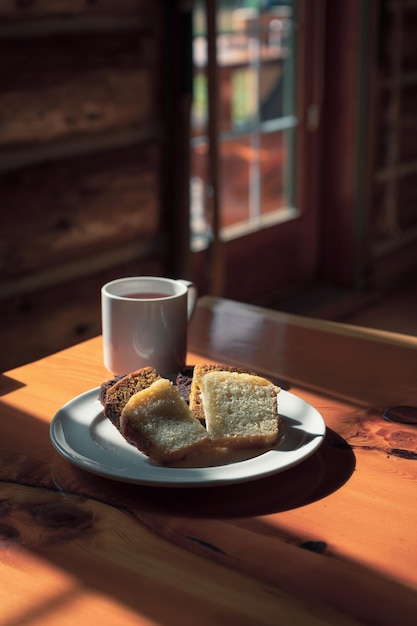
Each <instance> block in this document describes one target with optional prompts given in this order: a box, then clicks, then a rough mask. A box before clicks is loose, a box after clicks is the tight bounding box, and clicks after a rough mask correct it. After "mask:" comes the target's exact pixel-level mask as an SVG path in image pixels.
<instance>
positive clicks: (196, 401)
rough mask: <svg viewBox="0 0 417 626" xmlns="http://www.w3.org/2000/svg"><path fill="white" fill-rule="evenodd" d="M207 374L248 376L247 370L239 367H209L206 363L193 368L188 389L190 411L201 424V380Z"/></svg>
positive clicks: (202, 418) (202, 415)
mask: <svg viewBox="0 0 417 626" xmlns="http://www.w3.org/2000/svg"><path fill="white" fill-rule="evenodd" d="M208 372H237V373H246V374H249V373H250V372H248V371H247V370H244V369H242V368H241V367H233V366H231V365H220V364H215V365H211V364H208V363H204V364H199V365H195V366H194V372H193V378H192V382H191V387H190V398H189V402H190V409H191V411H192V414H193V415H194V417H196V418H197V419H199V420H200V421H201V422H202V423H204V421H205V415H204V409H203V405H202V402H201V390H200V385H201V380H202V378H203V376H205V375H206V374H207V373H208Z"/></svg>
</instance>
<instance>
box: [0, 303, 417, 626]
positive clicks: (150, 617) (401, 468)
mask: <svg viewBox="0 0 417 626" xmlns="http://www.w3.org/2000/svg"><path fill="white" fill-rule="evenodd" d="M197 362H222V363H230V364H237V365H241V366H243V367H246V368H248V369H251V370H255V371H258V372H259V373H261V374H263V375H265V376H267V377H270V378H272V379H273V380H275V381H280V382H281V384H282V385H283V388H284V389H287V390H288V391H289V392H290V393H293V394H295V395H297V396H299V397H301V398H302V399H303V400H305V401H306V402H308V403H310V404H311V405H312V406H314V407H315V408H316V409H318V410H319V411H320V413H321V415H322V416H323V418H324V420H325V423H326V427H327V433H326V436H325V439H324V443H323V444H322V445H321V447H320V448H319V449H318V450H317V451H316V452H315V453H314V454H313V455H312V456H310V457H308V458H306V459H304V460H303V461H302V462H301V463H299V464H298V465H296V466H295V467H292V468H291V469H287V470H286V471H283V472H281V473H277V474H275V475H272V476H269V477H266V478H261V479H258V480H255V481H250V482H247V483H239V484H235V485H224V486H220V487H197V488H185V489H181V488H164V487H149V486H143V485H134V484H127V483H123V482H117V481H114V480H111V479H108V478H105V477H100V476H96V475H94V474H92V473H89V472H87V471H85V470H83V469H81V468H79V467H76V466H75V465H73V464H71V463H69V462H68V461H67V460H66V459H64V458H63V457H62V456H61V455H60V454H58V452H56V450H55V449H54V448H53V446H52V444H51V441H50V437H49V425H50V422H51V420H52V419H53V417H54V415H55V413H56V412H57V411H58V409H59V408H60V407H61V406H62V405H63V404H65V403H67V402H68V401H70V400H71V399H73V398H74V397H75V396H77V395H78V394H81V393H82V392H85V391H87V390H90V389H92V388H95V387H97V386H98V385H100V383H101V382H103V381H104V380H106V379H108V378H110V375H109V373H108V372H107V371H106V370H105V368H104V366H103V365H102V346H101V338H100V337H97V338H95V339H93V340H90V341H86V342H84V343H82V344H79V345H76V346H73V347H71V348H69V349H67V350H64V351H62V352H59V353H57V354H53V355H51V356H49V357H47V358H44V359H41V360H40V361H37V362H34V363H29V364H27V365H24V366H22V367H19V368H17V369H14V370H11V371H9V372H6V373H4V374H3V375H2V376H1V377H0V415H1V421H0V432H1V438H0V476H1V485H0V490H1V494H0V513H1V516H0V576H1V581H2V584H1V588H0V598H1V611H0V625H1V626H20V625H23V624H30V625H31V626H37V625H38V624H39V625H40V624H42V626H48V625H52V624H53V625H56V624H58V623H59V624H60V626H65V625H67V624H68V625H69V624H71V625H73V624H76V623H88V620H89V621H90V623H94V624H96V623H100V624H101V626H105V625H107V624H108V625H109V626H110V625H111V626H117V625H121V626H125V625H128V624H129V625H130V624H139V625H142V624H143V625H149V624H153V625H156V624H158V625H173V626H177V625H178V626H180V625H181V626H184V625H188V624H190V625H195V624H197V623H198V624H199V625H203V626H205V625H210V626H212V625H216V626H217V625H220V624H230V625H232V624H235V625H239V626H240V625H244V626H246V625H248V626H249V625H251V626H252V625H253V624H256V625H257V626H259V625H262V624H271V625H277V624H283V625H288V624H292V625H294V624H295V625H298V624H300V625H302V626H310V625H316V624H329V625H332V626H334V625H335V624H338V625H339V624H340V625H345V624H346V625H353V624H378V625H379V626H380V625H385V624H386V625H387V626H388V625H389V626H392V624H401V625H408V624H410V625H411V624H416V623H417V567H416V561H417V532H416V527H417V506H416V491H417V480H416V479H417V426H416V424H409V423H400V422H394V421H387V420H385V419H384V417H383V412H384V410H385V409H386V408H387V407H390V406H395V405H403V406H416V405H417V338H416V337H410V336H404V335H398V334H393V333H384V332H378V331H372V330H366V329H361V328H354V327H350V326H347V325H341V324H336V323H331V322H324V321H320V320H312V319H308V318H303V317H297V316H292V315H288V314H283V313H279V312H273V311H270V310H267V309H262V308H258V307H253V306H250V305H243V304H239V303H235V302H231V301H228V300H223V299H215V298H211V297H204V298H201V299H200V301H199V304H198V307H197V310H196V312H195V315H194V317H193V320H192V322H191V325H190V332H189V355H188V363H189V364H195V363H197ZM408 416H409V414H408Z"/></svg>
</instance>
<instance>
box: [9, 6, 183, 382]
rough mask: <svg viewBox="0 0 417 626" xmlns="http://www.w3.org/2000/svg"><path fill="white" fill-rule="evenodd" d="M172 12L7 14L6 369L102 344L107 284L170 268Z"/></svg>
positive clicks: (115, 9)
mask: <svg viewBox="0 0 417 626" xmlns="http://www.w3.org/2000/svg"><path fill="white" fill-rule="evenodd" d="M171 4H172V3H171ZM164 5H166V3H164V2H163V1H162V0H152V1H151V2H150V1H149V0H15V1H12V0H9V1H4V2H1V3H0V220H1V222H0V224H1V228H0V320H1V324H0V345H1V350H0V371H4V370H5V369H9V368H11V367H14V366H16V365H19V364H21V363H23V362H26V361H28V360H33V359H34V358H38V357H41V356H43V355H44V354H47V353H50V352H52V351H56V350H58V349H61V348H64V347H66V346H67V345H70V344H73V343H76V342H78V341H80V340H83V339H85V338H88V337H91V336H93V335H96V334H98V333H99V332H100V331H101V320H100V286H101V284H103V283H104V282H106V281H107V280H109V279H112V278H114V277H117V276H121V275H130V274H136V273H145V274H146V273H154V274H164V273H167V271H169V264H168V260H167V249H168V247H169V245H168V243H167V236H166V233H165V230H164V229H165V227H164V224H165V221H166V220H165V217H166V216H165V217H164V213H163V211H162V196H161V189H162V188H163V177H164V176H166V163H165V165H164V162H163V155H164V153H165V152H166V150H167V138H166V134H165V125H164V121H165V117H166V102H165V101H164V97H163V94H164V90H165V89H166V84H164V81H165V74H164V67H165V66H164V63H165V61H164V55H165V54H166V49H164V41H166V38H165V34H164ZM164 168H165V169H164ZM164 210H166V208H165V209H164Z"/></svg>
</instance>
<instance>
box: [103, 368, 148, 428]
mask: <svg viewBox="0 0 417 626" xmlns="http://www.w3.org/2000/svg"><path fill="white" fill-rule="evenodd" d="M159 378H160V375H159V374H158V372H157V371H156V370H155V369H154V368H153V367H150V366H149V367H142V368H141V369H138V370H136V371H134V372H132V373H130V374H127V375H126V376H123V377H122V378H120V379H119V380H117V379H115V382H114V384H112V385H110V386H108V384H107V383H103V385H102V386H101V390H100V399H101V401H102V404H103V412H104V415H105V416H106V417H107V418H108V419H109V420H110V421H111V422H112V423H113V424H114V425H115V426H116V428H118V429H119V430H120V416H121V414H122V411H123V408H124V406H125V404H126V403H127V402H128V400H129V399H130V398H131V397H132V396H133V394H135V393H137V392H138V391H141V390H142V389H146V388H147V387H149V386H150V385H151V384H152V383H153V382H155V381H156V380H158V379H159ZM106 385H107V387H106Z"/></svg>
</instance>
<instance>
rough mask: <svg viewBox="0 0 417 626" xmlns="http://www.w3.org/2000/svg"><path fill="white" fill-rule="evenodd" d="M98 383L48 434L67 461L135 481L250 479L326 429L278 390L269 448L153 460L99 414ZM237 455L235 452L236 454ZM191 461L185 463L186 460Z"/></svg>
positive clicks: (304, 450) (294, 460)
mask: <svg viewBox="0 0 417 626" xmlns="http://www.w3.org/2000/svg"><path fill="white" fill-rule="evenodd" d="M98 394H99V388H98V387H97V388H96V389H91V390H90V391H87V392H86V393H83V394H81V395H80V396H77V397H76V398H74V399H73V400H71V401H70V402H68V403H67V404H65V405H64V406H63V407H62V408H61V409H60V410H59V411H58V413H57V414H56V415H55V417H54V418H53V420H52V423H51V427H50V437H51V441H52V444H53V446H54V447H55V449H56V450H57V451H58V452H59V453H60V454H61V455H62V456H63V457H64V458H66V459H67V460H68V461H70V462H71V463H73V464H74V465H77V466H79V467H81V468H83V469H85V470H87V471H89V472H92V473H94V474H98V475H100V476H105V477H107V478H112V479H114V480H119V481H122V482H131V483H136V484H141V485H154V486H165V487H200V486H208V485H222V484H223V485H226V484H231V483H239V482H244V481H248V480H255V479H257V478H261V477H264V476H269V475H271V474H275V473H277V472H282V471H283V470H286V469H288V468H290V467H293V466H294V465H297V464H298V463H300V462H301V461H303V460H304V459H306V458H307V457H309V456H310V455H311V454H312V453H313V452H315V451H316V450H317V448H318V447H319V446H320V445H321V444H322V442H323V438H324V435H325V431H326V426H325V423H324V420H323V418H322V416H321V415H320V413H319V412H318V411H317V410H316V409H315V408H314V407H312V406H311V405H310V404H308V403H307V402H305V401H304V400H302V399H301V398H299V397H298V396H295V395H293V394H292V393H289V392H287V391H281V392H280V393H279V396H278V400H279V402H278V406H279V414H280V417H281V428H280V434H279V437H278V441H277V443H276V445H275V446H274V447H273V448H272V449H268V450H266V451H265V449H263V450H259V449H258V450H257V451H254V450H246V451H240V452H239V453H236V452H235V453H233V456H232V455H231V454H229V453H222V454H220V455H217V456H216V457H212V458H210V459H209V458H207V459H204V460H203V461H201V459H199V462H198V463H196V462H194V465H193V463H192V461H190V460H189V461H188V462H187V465H185V464H184V463H183V464H182V466H175V467H172V466H171V467H163V466H159V465H155V464H153V463H152V462H150V461H149V459H148V458H147V457H146V456H145V455H143V454H142V453H141V452H139V451H138V450H137V449H136V448H135V447H134V446H132V445H130V444H129V443H127V442H126V441H125V440H124V439H123V437H122V436H121V434H120V433H119V432H118V430H117V429H116V428H115V427H114V426H113V424H112V423H111V422H110V421H109V420H108V419H107V418H106V417H104V415H103V411H102V406H101V404H100V402H99V400H98ZM238 455H239V456H238ZM190 464H191V466H190Z"/></svg>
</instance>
